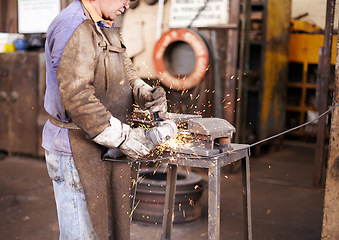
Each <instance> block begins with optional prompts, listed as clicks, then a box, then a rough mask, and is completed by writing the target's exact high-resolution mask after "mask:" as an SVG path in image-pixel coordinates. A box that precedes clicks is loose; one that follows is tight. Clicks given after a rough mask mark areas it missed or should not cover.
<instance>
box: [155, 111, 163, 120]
mask: <svg viewBox="0 0 339 240" xmlns="http://www.w3.org/2000/svg"><path fill="white" fill-rule="evenodd" d="M153 116H154V121H155V122H160V121H163V119H162V118H160V116H159V112H155V113H153Z"/></svg>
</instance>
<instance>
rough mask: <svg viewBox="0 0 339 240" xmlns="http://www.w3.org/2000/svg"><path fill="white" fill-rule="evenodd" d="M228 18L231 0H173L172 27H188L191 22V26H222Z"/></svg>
mask: <svg viewBox="0 0 339 240" xmlns="http://www.w3.org/2000/svg"><path fill="white" fill-rule="evenodd" d="M205 4H206V7H205V8H204V10H202V11H201V12H200V14H199V15H198V17H197V18H196V19H195V17H196V16H197V14H198V12H199V11H200V10H201V9H202V7H204V6H205ZM193 19H195V20H194V21H193ZM228 20H229V0H208V1H206V0H171V6H170V16H169V26H170V28H187V27H188V26H189V25H190V24H191V23H192V24H191V27H211V26H220V25H226V24H227V23H228ZM192 21H193V22H192Z"/></svg>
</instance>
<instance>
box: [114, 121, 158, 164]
mask: <svg viewBox="0 0 339 240" xmlns="http://www.w3.org/2000/svg"><path fill="white" fill-rule="evenodd" d="M155 147H156V145H155V144H154V143H153V142H152V141H151V140H150V139H148V138H147V137H146V129H145V128H142V127H138V128H131V129H130V131H129V133H128V135H127V137H126V140H125V141H124V142H123V143H122V144H121V145H120V147H119V148H120V150H121V152H123V153H124V154H125V155H126V156H128V157H130V158H131V159H133V160H138V159H141V158H143V157H145V156H147V155H148V154H149V153H150V152H151V151H152V150H153V149H154V148H155Z"/></svg>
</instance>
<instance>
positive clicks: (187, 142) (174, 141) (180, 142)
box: [155, 129, 193, 156]
mask: <svg viewBox="0 0 339 240" xmlns="http://www.w3.org/2000/svg"><path fill="white" fill-rule="evenodd" d="M192 140H193V137H192V136H191V134H190V133H189V132H187V131H185V130H184V129H179V131H178V133H177V134H176V135H175V137H173V138H171V139H169V140H168V141H166V142H165V143H163V144H161V145H159V146H157V147H156V149H155V152H156V154H157V155H159V156H160V155H161V154H162V153H163V152H165V151H167V152H170V153H171V155H172V154H174V152H175V150H176V149H178V148H179V147H185V148H190V147H191V145H192V144H191V142H192Z"/></svg>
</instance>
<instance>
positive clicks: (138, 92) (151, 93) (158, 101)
mask: <svg viewBox="0 0 339 240" xmlns="http://www.w3.org/2000/svg"><path fill="white" fill-rule="evenodd" d="M132 88H133V95H134V99H135V101H136V103H137V104H138V105H139V106H140V107H141V108H142V109H147V110H149V111H150V112H151V113H155V112H159V116H160V117H161V118H166V114H167V101H166V92H165V90H164V89H163V88H162V87H154V88H153V87H151V86H150V85H148V84H147V83H145V82H144V81H143V80H141V79H137V80H135V81H134V82H133V83H132Z"/></svg>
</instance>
